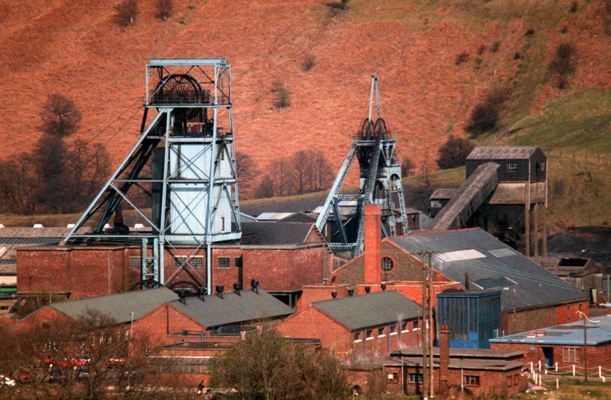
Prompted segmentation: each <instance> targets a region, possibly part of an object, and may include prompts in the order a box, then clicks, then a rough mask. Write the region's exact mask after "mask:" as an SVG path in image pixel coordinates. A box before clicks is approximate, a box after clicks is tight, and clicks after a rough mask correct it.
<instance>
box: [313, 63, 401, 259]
mask: <svg viewBox="0 0 611 400" xmlns="http://www.w3.org/2000/svg"><path fill="white" fill-rule="evenodd" d="M374 109H375V114H376V115H375V119H374V115H373V113H374ZM396 144H397V141H396V140H395V139H393V138H391V137H390V134H389V132H388V129H387V128H386V122H385V121H384V120H383V119H382V117H381V114H380V93H379V88H378V77H377V75H375V74H374V75H373V76H372V77H371V90H370V95H369V114H368V116H367V118H366V119H365V120H364V121H363V123H362V125H361V128H360V129H359V131H358V133H357V135H356V137H355V138H354V140H353V141H352V146H351V147H350V150H349V151H348V155H347V156H346V158H345V160H344V162H343V164H342V166H341V168H340V170H339V173H338V174H337V177H336V178H335V182H334V183H333V186H332V187H331V190H330V191H329V194H328V195H327V198H326V200H325V203H324V205H323V207H322V210H321V212H320V214H319V216H318V219H317V220H316V227H317V228H318V230H319V231H320V232H322V233H323V235H325V237H326V238H327V241H328V242H329V247H330V248H331V249H332V250H333V251H334V252H335V253H344V254H346V253H349V254H351V255H352V256H357V255H359V254H360V253H361V252H362V251H363V236H364V208H365V205H367V204H379V205H380V206H381V209H382V234H383V236H392V235H397V234H400V233H405V232H407V231H408V230H409V227H408V224H407V212H406V208H405V200H404V198H403V186H402V184H401V166H400V164H399V161H398V159H397V156H396V154H395V149H396ZM355 157H356V158H357V159H358V164H359V169H360V175H359V176H360V180H359V187H358V191H355V190H352V191H351V190H349V189H348V190H343V189H342V186H343V184H344V180H345V178H346V176H347V174H348V171H349V169H350V166H351V165H352V162H353V160H354V158H355ZM397 207H398V208H397Z"/></svg>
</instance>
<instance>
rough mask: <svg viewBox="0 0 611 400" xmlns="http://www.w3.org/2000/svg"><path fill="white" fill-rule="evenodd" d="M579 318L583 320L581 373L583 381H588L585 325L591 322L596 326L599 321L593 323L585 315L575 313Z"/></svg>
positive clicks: (586, 330)
mask: <svg viewBox="0 0 611 400" xmlns="http://www.w3.org/2000/svg"><path fill="white" fill-rule="evenodd" d="M577 312H578V313H579V315H580V316H581V318H583V373H584V379H585V381H586V382H587V381H588V327H587V323H588V322H591V323H594V324H598V323H599V322H600V321H594V320H592V319H590V318H588V316H587V315H586V313H584V312H581V311H577Z"/></svg>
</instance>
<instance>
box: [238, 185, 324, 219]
mask: <svg viewBox="0 0 611 400" xmlns="http://www.w3.org/2000/svg"><path fill="white" fill-rule="evenodd" d="M326 198H327V191H324V192H318V193H309V194H306V195H299V196H286V197H275V198H272V199H256V200H247V201H241V202H240V211H242V212H245V213H247V214H250V215H259V214H261V213H264V212H303V211H311V210H313V209H315V208H316V207H318V206H320V205H322V204H323V203H324V202H325V199H326Z"/></svg>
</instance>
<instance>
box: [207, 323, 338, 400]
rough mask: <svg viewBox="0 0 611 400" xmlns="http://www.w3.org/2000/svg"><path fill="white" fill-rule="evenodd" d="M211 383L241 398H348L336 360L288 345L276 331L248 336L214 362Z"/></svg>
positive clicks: (325, 399)
mask: <svg viewBox="0 0 611 400" xmlns="http://www.w3.org/2000/svg"><path fill="white" fill-rule="evenodd" d="M211 384H212V385H213V386H214V387H216V388H224V389H233V390H235V391H237V394H238V396H239V397H240V398H242V399H255V398H264V399H268V400H272V399H278V400H279V399H285V400H292V399H303V400H309V399H312V400H313V399H322V400H331V399H337V400H341V399H347V398H348V396H349V390H348V382H347V379H346V376H345V374H344V371H343V369H342V367H341V365H340V364H339V361H338V360H337V359H335V358H334V357H333V356H331V355H329V354H324V355H323V354H321V355H315V354H311V353H308V352H306V351H305V349H304V348H303V347H301V346H298V345H294V344H291V343H289V342H288V341H287V340H286V339H284V338H282V337H281V336H280V335H278V334H277V333H276V332H275V331H265V332H263V333H261V334H255V333H253V334H249V335H248V336H247V337H246V340H244V341H242V342H240V343H239V344H238V345H237V346H235V347H234V348H232V349H230V350H228V351H227V352H225V353H224V354H223V356H221V357H219V358H217V359H215V360H213V363H212V380H211Z"/></svg>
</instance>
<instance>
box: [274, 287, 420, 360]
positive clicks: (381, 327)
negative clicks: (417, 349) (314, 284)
mask: <svg viewBox="0 0 611 400" xmlns="http://www.w3.org/2000/svg"><path fill="white" fill-rule="evenodd" d="M419 309H420V307H419V306H418V305H417V304H416V303H414V302H413V301H411V300H409V299H408V298H406V297H405V296H403V295H401V294H400V293H398V292H396V291H386V292H378V293H370V294H364V295H354V296H350V295H349V296H347V297H343V298H335V299H331V300H323V301H315V302H312V303H309V304H308V305H307V306H304V307H303V308H302V309H301V310H300V311H298V312H297V313H296V314H294V315H292V316H290V317H289V318H287V319H285V320H284V321H282V322H280V323H279V324H278V326H277V329H278V332H280V334H282V335H283V336H286V337H290V338H308V339H319V340H320V343H321V345H322V346H323V347H324V348H328V349H330V350H332V351H333V352H334V353H335V354H336V355H337V356H338V357H339V358H340V360H342V361H344V362H346V363H352V362H357V361H358V360H359V359H361V358H363V357H365V358H369V357H380V356H387V355H388V354H390V353H391V352H392V351H394V350H396V349H399V348H402V347H405V346H415V345H418V344H419V343H420V337H421V333H420V329H419V326H418V322H419V321H418V312H419Z"/></svg>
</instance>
